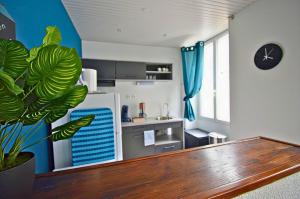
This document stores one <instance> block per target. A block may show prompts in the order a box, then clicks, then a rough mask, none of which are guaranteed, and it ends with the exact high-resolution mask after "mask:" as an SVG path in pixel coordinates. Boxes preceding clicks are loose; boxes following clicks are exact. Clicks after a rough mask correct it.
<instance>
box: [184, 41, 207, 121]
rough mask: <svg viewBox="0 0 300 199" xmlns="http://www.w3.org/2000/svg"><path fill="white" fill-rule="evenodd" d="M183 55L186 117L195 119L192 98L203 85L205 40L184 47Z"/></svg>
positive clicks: (190, 119) (191, 119)
mask: <svg viewBox="0 0 300 199" xmlns="http://www.w3.org/2000/svg"><path fill="white" fill-rule="evenodd" d="M181 56H182V67H183V81H184V91H185V97H184V99H183V100H184V101H185V108H184V118H186V119H188V120H189V121H193V120H195V114H194V111H193V107H192V104H191V101H190V99H191V98H193V97H194V96H195V95H196V94H197V93H198V92H199V91H200V89H201V85H202V76H203V60H204V57H203V56H204V42H202V41H200V42H197V43H196V45H195V46H191V47H182V48H181Z"/></svg>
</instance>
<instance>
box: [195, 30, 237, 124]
mask: <svg viewBox="0 0 300 199" xmlns="http://www.w3.org/2000/svg"><path fill="white" fill-rule="evenodd" d="M227 34H228V36H229V31H228V30H225V31H223V32H221V33H219V34H217V35H215V36H214V37H212V38H210V39H208V40H206V41H205V44H209V43H212V44H213V88H214V89H213V99H214V102H213V104H214V113H213V115H214V118H209V117H205V116H202V115H201V105H200V104H201V102H200V100H201V97H200V94H199V99H198V106H199V111H198V113H199V114H198V116H199V117H200V118H203V119H205V120H208V121H213V122H215V123H219V124H224V125H230V122H231V114H230V112H229V122H228V121H224V120H219V119H217V97H216V95H217V93H216V92H217V46H218V45H217V43H218V42H217V40H218V39H219V38H221V37H223V36H225V35H227ZM229 56H230V55H229ZM229 60H230V57H229ZM229 71H230V62H229ZM200 92H201V90H200ZM229 110H230V74H229Z"/></svg>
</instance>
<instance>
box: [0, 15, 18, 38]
mask: <svg viewBox="0 0 300 199" xmlns="http://www.w3.org/2000/svg"><path fill="white" fill-rule="evenodd" d="M0 21H1V24H0V38H1V39H16V25H15V22H13V21H12V20H10V19H9V18H8V17H6V16H4V15H3V14H1V13H0Z"/></svg>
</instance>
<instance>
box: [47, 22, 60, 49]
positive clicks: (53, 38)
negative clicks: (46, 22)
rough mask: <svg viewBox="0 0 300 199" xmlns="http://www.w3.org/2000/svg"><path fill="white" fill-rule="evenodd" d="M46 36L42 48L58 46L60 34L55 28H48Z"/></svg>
mask: <svg viewBox="0 0 300 199" xmlns="http://www.w3.org/2000/svg"><path fill="white" fill-rule="evenodd" d="M46 31H47V34H46V36H45V37H44V39H43V46H46V45H52V44H59V43H60V42H61V34H60V31H59V29H58V28H57V27H55V26H48V27H47V28H46Z"/></svg>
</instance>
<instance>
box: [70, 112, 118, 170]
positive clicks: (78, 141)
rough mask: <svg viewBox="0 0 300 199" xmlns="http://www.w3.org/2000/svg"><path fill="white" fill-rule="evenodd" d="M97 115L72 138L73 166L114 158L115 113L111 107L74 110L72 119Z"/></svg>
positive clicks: (71, 115)
mask: <svg viewBox="0 0 300 199" xmlns="http://www.w3.org/2000/svg"><path fill="white" fill-rule="evenodd" d="M90 114H94V115H96V117H95V119H94V120H93V122H92V123H91V124H90V125H89V126H87V127H82V128H81V129H80V130H79V131H78V132H77V133H76V134H75V135H74V137H73V138H72V139H71V142H72V162H73V166H78V165H83V164H90V163H96V162H102V161H107V160H113V159H114V158H115V137H114V127H113V113H112V111H111V110H110V109H109V108H98V109H81V110H75V111H72V113H71V114H70V119H71V120H76V119H79V118H81V117H83V116H86V115H90Z"/></svg>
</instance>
